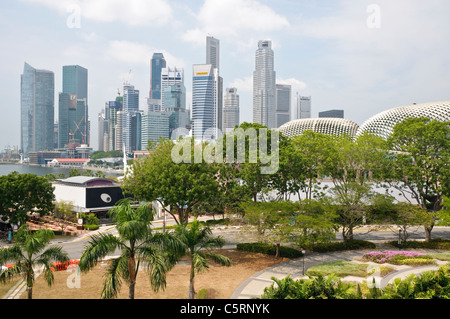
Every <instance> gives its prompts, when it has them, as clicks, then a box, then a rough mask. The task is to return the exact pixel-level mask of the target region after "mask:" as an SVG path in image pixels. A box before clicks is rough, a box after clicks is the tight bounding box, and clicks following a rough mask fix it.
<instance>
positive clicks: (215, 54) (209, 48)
mask: <svg viewBox="0 0 450 319" xmlns="http://www.w3.org/2000/svg"><path fill="white" fill-rule="evenodd" d="M206 64H211V65H212V67H213V68H214V69H219V70H220V41H219V40H218V39H215V38H214V37H210V36H208V37H206Z"/></svg>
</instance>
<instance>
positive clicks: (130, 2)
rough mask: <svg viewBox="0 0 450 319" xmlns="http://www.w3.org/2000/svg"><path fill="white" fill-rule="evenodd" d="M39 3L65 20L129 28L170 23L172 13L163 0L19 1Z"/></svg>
mask: <svg viewBox="0 0 450 319" xmlns="http://www.w3.org/2000/svg"><path fill="white" fill-rule="evenodd" d="M22 1H27V2H31V3H36V4H42V5H45V6H47V7H49V8H52V9H54V10H57V11H58V12H59V13H60V14H65V15H67V16H68V17H69V16H70V15H71V14H78V13H79V14H80V17H81V20H83V19H88V20H94V21H101V22H116V21H119V22H122V23H124V24H127V25H131V26H155V25H156V26H161V25H166V24H168V23H169V22H170V21H171V20H172V14H173V10H172V8H171V6H170V5H169V4H168V2H167V1H166V0H22Z"/></svg>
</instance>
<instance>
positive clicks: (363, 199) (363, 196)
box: [325, 134, 387, 240]
mask: <svg viewBox="0 0 450 319" xmlns="http://www.w3.org/2000/svg"><path fill="white" fill-rule="evenodd" d="M330 147H331V146H330ZM329 154H330V157H329V160H327V162H326V169H325V172H326V173H327V175H329V176H330V178H331V181H332V183H333V186H334V187H333V188H332V189H331V199H332V201H333V202H334V204H335V205H336V207H337V211H338V212H339V214H340V218H339V221H340V223H341V226H342V229H343V230H342V235H343V237H344V240H347V239H353V230H354V228H355V227H357V226H359V225H361V224H363V223H364V222H365V220H366V219H368V218H370V216H368V214H369V213H370V210H368V209H367V205H368V204H369V202H370V198H371V197H372V196H373V192H372V187H373V185H374V183H375V182H378V181H381V179H382V177H383V174H382V173H383V170H384V165H385V163H386V161H387V156H386V154H387V151H386V143H385V142H384V141H383V139H381V138H380V137H377V136H374V135H371V134H364V135H361V136H358V137H357V138H356V139H352V138H351V137H349V136H345V135H341V136H339V137H335V138H334V145H332V149H331V152H329Z"/></svg>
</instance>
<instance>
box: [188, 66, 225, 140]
mask: <svg viewBox="0 0 450 319" xmlns="http://www.w3.org/2000/svg"><path fill="white" fill-rule="evenodd" d="M193 75H194V76H193V79H192V125H193V134H192V135H193V136H194V137H195V138H196V139H215V138H217V137H218V135H219V132H218V129H221V127H222V109H221V104H220V103H219V99H218V97H219V95H220V90H219V88H220V87H219V86H220V82H219V71H218V69H214V68H213V67H212V65H211V64H196V65H194V66H193ZM205 134H206V135H205Z"/></svg>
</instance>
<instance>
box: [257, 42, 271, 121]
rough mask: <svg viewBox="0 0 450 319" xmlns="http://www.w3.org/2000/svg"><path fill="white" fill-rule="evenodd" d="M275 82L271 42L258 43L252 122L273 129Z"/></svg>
mask: <svg viewBox="0 0 450 319" xmlns="http://www.w3.org/2000/svg"><path fill="white" fill-rule="evenodd" d="M275 81H276V73H275V71H274V53H273V50H272V42H271V41H268V40H264V41H259V42H258V49H257V50H256V55H255V71H254V72H253V122H254V123H259V124H263V125H266V126H267V127H268V128H269V129H272V128H275V126H276V122H275V104H276V102H275V94H276V92H275V90H276V88H275V85H276V84H275Z"/></svg>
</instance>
